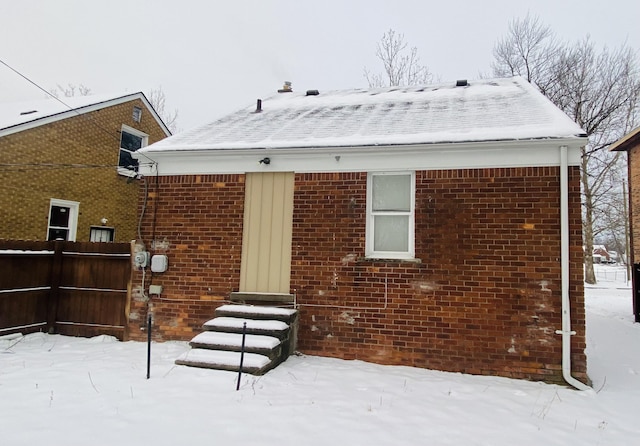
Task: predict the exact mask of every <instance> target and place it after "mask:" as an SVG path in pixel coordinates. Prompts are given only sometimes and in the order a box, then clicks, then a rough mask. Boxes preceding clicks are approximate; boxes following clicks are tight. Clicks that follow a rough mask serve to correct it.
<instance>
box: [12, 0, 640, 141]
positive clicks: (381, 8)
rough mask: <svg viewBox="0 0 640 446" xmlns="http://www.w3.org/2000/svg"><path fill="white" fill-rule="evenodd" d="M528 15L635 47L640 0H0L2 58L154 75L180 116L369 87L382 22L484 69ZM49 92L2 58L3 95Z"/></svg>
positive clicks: (102, 89) (430, 60)
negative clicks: (283, 94) (286, 86)
mask: <svg viewBox="0 0 640 446" xmlns="http://www.w3.org/2000/svg"><path fill="white" fill-rule="evenodd" d="M527 12H530V13H531V14H532V15H537V16H538V17H539V18H540V19H541V20H542V21H543V22H544V23H545V24H547V25H549V26H550V27H551V28H552V29H553V30H554V31H555V32H556V33H557V35H558V36H559V37H560V38H562V39H565V40H569V41H575V40H578V39H581V38H584V37H586V36H587V35H590V36H591V38H592V40H593V41H594V42H596V43H597V44H602V45H608V46H609V47H618V46H620V45H622V44H623V43H625V42H626V44H627V45H628V46H630V47H631V48H634V49H635V50H636V51H638V50H640V26H638V20H639V18H640V1H638V0H532V1H515V0H484V1H479V0H453V1H437V2H435V1H428V0H388V1H387V0H342V1H340V0H322V1H305V0H295V1H294V0H247V1H242V0H226V1H214V0H198V1H189V0H182V1H175V0H174V1H170V0H101V1H99V0H92V1H87V0H56V1H51V0H0V60H2V61H4V62H5V63H7V64H9V65H11V66H12V67H14V68H15V69H17V70H19V71H20V72H22V73H23V74H24V75H26V76H27V77H29V78H30V79H32V80H33V81H34V82H36V83H38V84H39V85H41V86H42V87H44V88H45V89H47V90H49V89H52V88H55V87H56V85H57V84H61V85H67V84H69V83H71V84H76V85H78V84H84V85H85V86H87V87H89V88H91V91H92V93H94V94H102V93H121V92H136V91H144V92H148V91H149V90H150V89H152V88H158V87H162V89H163V90H164V92H165V95H166V100H167V108H169V109H177V110H178V111H179V118H178V124H179V126H180V127H181V128H182V129H183V130H186V129H189V128H192V127H195V126H198V125H201V124H205V123H207V122H210V121H212V120H214V119H216V118H217V117H219V116H221V115H223V114H225V113H228V112H231V111H234V110H237V109H239V108H242V107H245V106H248V105H251V104H252V103H254V102H255V100H256V99H257V98H264V97H268V96H270V95H271V94H273V93H275V91H276V90H277V89H278V88H280V87H281V86H282V83H283V81H285V80H287V81H291V82H292V83H293V88H294V90H297V91H305V90H307V89H318V90H320V91H322V90H334V89H345V88H361V87H366V86H367V82H366V79H365V78H364V77H363V69H364V68H365V67H367V68H369V69H370V70H371V71H374V72H378V71H381V65H380V64H379V61H378V60H377V59H376V57H375V46H376V43H377V42H378V41H379V40H380V38H381V37H382V35H383V34H384V32H385V31H387V30H388V29H389V28H392V29H394V30H395V31H397V32H399V33H403V34H404V36H405V40H406V41H407V42H408V43H409V45H411V46H416V47H417V48H418V53H419V56H420V60H421V62H422V63H423V64H425V65H427V66H428V67H429V69H430V70H431V72H432V73H433V74H434V75H435V76H436V78H437V79H439V80H441V81H449V80H456V79H474V78H477V77H478V76H479V73H486V74H490V64H491V61H492V48H493V46H494V44H495V42H496V40H497V39H498V38H500V37H501V36H503V35H504V34H505V33H506V31H507V28H508V23H509V21H510V20H512V19H513V18H516V17H520V18H522V17H524V16H525V15H526V14H527ZM43 97H44V93H42V92H41V91H39V90H38V89H36V88H35V87H34V86H32V85H30V84H29V83H28V82H26V81H25V80H24V79H22V78H20V77H19V76H18V75H16V74H15V73H13V72H11V71H10V70H9V69H7V68H6V67H5V66H3V65H0V102H4V101H18V100H29V99H40V98H43Z"/></svg>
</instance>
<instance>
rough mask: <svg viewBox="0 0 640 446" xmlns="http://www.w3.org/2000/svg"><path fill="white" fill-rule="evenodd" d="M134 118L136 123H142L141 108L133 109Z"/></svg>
mask: <svg viewBox="0 0 640 446" xmlns="http://www.w3.org/2000/svg"><path fill="white" fill-rule="evenodd" d="M132 118H133V120H134V121H135V122H140V120H141V119H142V109H141V108H140V107H133V115H132Z"/></svg>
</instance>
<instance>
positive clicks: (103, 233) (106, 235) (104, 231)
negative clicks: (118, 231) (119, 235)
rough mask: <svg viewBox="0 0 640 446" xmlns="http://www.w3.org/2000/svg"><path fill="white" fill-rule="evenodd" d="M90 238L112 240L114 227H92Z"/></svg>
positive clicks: (104, 240)
mask: <svg viewBox="0 0 640 446" xmlns="http://www.w3.org/2000/svg"><path fill="white" fill-rule="evenodd" d="M89 239H90V240H91V241H92V242H112V241H113V228H91V229H90V233H89Z"/></svg>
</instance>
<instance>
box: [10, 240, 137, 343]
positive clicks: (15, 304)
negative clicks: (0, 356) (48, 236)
mask: <svg viewBox="0 0 640 446" xmlns="http://www.w3.org/2000/svg"><path fill="white" fill-rule="evenodd" d="M130 257H131V246H130V245H129V244H128V243H90V242H63V241H56V242H36V241H0V271H2V274H0V335H6V334H10V333H17V332H21V333H31V332H35V331H46V332H54V333H60V334H67V335H73V336H95V335H97V334H109V335H112V336H116V337H118V338H120V339H122V338H123V337H124V335H125V326H126V323H125V322H126V315H125V311H126V304H127V299H128V290H129V283H130V279H131V260H130Z"/></svg>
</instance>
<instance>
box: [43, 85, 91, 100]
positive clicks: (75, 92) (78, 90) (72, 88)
mask: <svg viewBox="0 0 640 446" xmlns="http://www.w3.org/2000/svg"><path fill="white" fill-rule="evenodd" d="M49 93H51V95H52V96H55V97H56V98H59V97H60V96H62V97H65V98H72V97H74V96H88V95H90V94H91V89H90V88H89V87H87V86H85V85H83V84H80V85H75V84H67V86H66V87H64V86H62V85H60V84H57V85H56V88H52V89H51V90H49Z"/></svg>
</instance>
